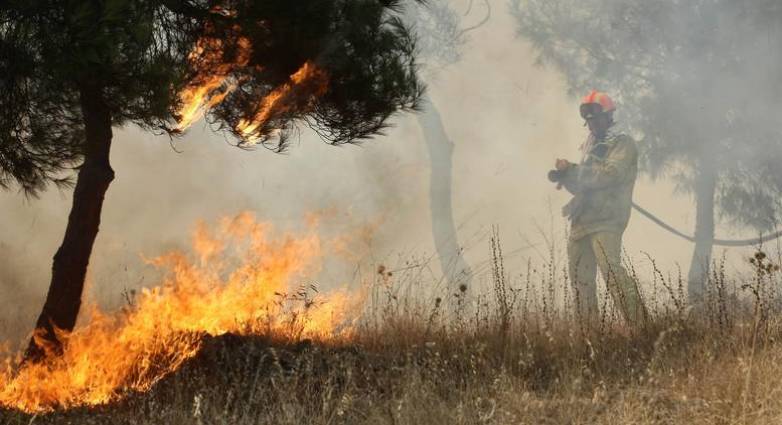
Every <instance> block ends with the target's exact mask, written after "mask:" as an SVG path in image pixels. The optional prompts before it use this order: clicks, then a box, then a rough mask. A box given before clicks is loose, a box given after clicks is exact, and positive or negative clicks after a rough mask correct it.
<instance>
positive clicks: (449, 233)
mask: <svg viewBox="0 0 782 425" xmlns="http://www.w3.org/2000/svg"><path fill="white" fill-rule="evenodd" d="M423 103H424V105H425V108H426V109H425V111H424V112H423V113H421V114H417V117H418V123H419V125H420V126H421V130H423V135H424V140H426V146H427V148H428V149H429V160H430V163H431V169H430V176H429V200H430V207H429V210H430V212H431V218H432V235H433V237H434V245H435V249H437V255H438V257H439V259H440V266H441V267H442V269H443V273H444V274H445V276H446V278H447V279H448V284H449V288H451V289H453V290H458V291H460V293H465V292H466V291H467V290H469V289H470V282H471V280H472V272H471V270H470V267H469V266H468V265H467V263H466V262H465V261H464V256H463V255H462V248H461V246H460V245H459V238H458V236H457V234H456V225H455V224H454V221H453V209H452V206H451V191H452V188H451V186H452V184H451V183H452V173H453V170H452V168H453V167H452V156H453V142H451V140H450V139H449V138H448V135H447V134H446V133H445V128H444V127H443V122H442V119H441V118H440V112H439V111H438V110H437V107H436V106H435V105H434V103H433V102H432V101H431V99H430V98H429V96H428V95H425V98H424V102H423Z"/></svg>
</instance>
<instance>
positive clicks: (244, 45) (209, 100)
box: [177, 37, 252, 131]
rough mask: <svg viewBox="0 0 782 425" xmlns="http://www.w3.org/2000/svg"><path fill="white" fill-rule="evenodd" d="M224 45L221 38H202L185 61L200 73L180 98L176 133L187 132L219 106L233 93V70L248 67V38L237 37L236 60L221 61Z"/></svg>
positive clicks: (249, 47) (250, 51)
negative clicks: (180, 105)
mask: <svg viewBox="0 0 782 425" xmlns="http://www.w3.org/2000/svg"><path fill="white" fill-rule="evenodd" d="M225 45H226V43H225V41H224V40H222V39H220V38H215V37H202V38H200V39H199V40H198V42H197V43H196V45H195V47H194V48H193V51H192V52H190V55H189V56H188V59H189V60H190V62H191V64H194V65H196V66H197V67H198V68H199V69H200V70H201V72H200V73H199V74H198V75H196V76H195V77H194V79H193V81H191V82H190V84H189V86H188V87H187V88H185V90H184V91H182V93H180V94H179V97H180V100H181V102H182V107H181V108H180V110H179V111H178V113H177V115H178V123H177V130H179V131H184V130H185V129H187V128H189V127H190V126H191V125H192V124H193V123H194V122H196V121H198V120H200V119H201V118H203V116H204V113H205V111H206V110H207V109H209V108H212V107H214V106H216V105H218V104H219V103H220V102H222V101H223V99H225V97H226V96H228V94H230V93H231V92H232V91H233V90H235V89H236V87H237V81H236V78H235V77H234V76H233V75H234V70H235V69H236V68H237V67H241V66H246V65H247V63H248V62H249V61H250V54H251V53H252V46H251V44H250V40H248V39H247V38H245V37H238V39H237V40H236V47H237V52H236V58H235V60H234V61H233V62H225V60H224V59H225V58H224V57H223V51H224V48H225Z"/></svg>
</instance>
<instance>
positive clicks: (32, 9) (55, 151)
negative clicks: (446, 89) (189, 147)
mask: <svg viewBox="0 0 782 425" xmlns="http://www.w3.org/2000/svg"><path fill="white" fill-rule="evenodd" d="M410 1H413V0H410ZM402 5H403V2H402V1H388V0H303V1H296V2H290V1H287V0H285V1H283V0H268V1H262V2H259V1H252V0H233V1H228V2H215V1H205V0H188V1H173V0H171V1H169V0H96V1H82V0H59V1H56V0H34V1H30V0H9V1H5V2H3V3H1V4H0V185H2V186H3V187H9V186H11V185H13V184H18V185H19V186H20V187H21V188H22V189H23V190H25V191H26V192H27V193H32V194H35V193H36V192H37V191H38V190H41V189H42V188H44V187H45V186H46V184H47V183H48V182H51V181H55V182H60V181H62V178H63V177H68V173H67V170H68V169H69V168H71V167H73V166H74V165H76V164H78V163H79V162H80V160H81V156H82V150H83V142H84V134H83V131H84V130H83V125H82V113H81V107H80V94H81V93H82V88H83V87H84V86H85V85H86V84H89V85H91V86H94V87H99V88H100V89H101V90H100V91H101V93H102V95H103V97H104V99H103V103H105V104H106V105H107V107H108V108H109V110H110V114H111V117H112V123H113V124H114V125H117V126H119V125H124V124H126V123H133V124H136V125H138V126H141V127H142V128H145V129H147V130H150V131H158V132H167V133H169V134H171V135H172V136H175V135H178V134H180V133H181V132H179V131H178V130H177V125H176V116H177V113H178V111H179V110H180V108H181V107H182V99H181V98H180V94H181V93H182V91H183V90H185V89H187V88H188V87H190V86H191V85H192V83H193V79H194V78H195V77H196V76H198V75H202V74H203V73H204V72H207V73H208V72H210V71H213V70H214V69H209V68H203V67H201V68H198V66H199V65H203V63H199V62H198V61H194V60H193V59H192V52H193V51H194V49H195V47H196V45H197V44H196V43H197V42H198V40H200V39H202V38H203V37H205V36H209V37H213V38H216V39H220V40H221V42H222V44H221V48H222V51H221V52H220V53H219V55H218V57H219V58H220V61H222V62H223V64H224V63H229V62H230V61H235V60H236V57H237V49H238V48H239V46H238V45H237V43H238V40H241V39H244V40H249V42H250V44H251V51H252V53H251V57H250V60H249V62H248V63H246V64H242V66H234V67H233V68H232V72H231V75H228V76H227V77H229V78H230V81H231V82H233V83H235V84H237V88H236V90H234V91H232V92H231V93H230V95H229V96H228V97H227V98H226V99H225V101H224V102H223V103H222V104H220V105H219V106H218V107H216V108H214V109H212V110H211V111H209V112H208V115H207V118H208V119H209V120H210V121H211V122H212V123H214V124H215V125H216V127H218V128H220V129H223V130H226V131H229V132H231V133H233V134H234V135H235V136H236V137H238V138H239V139H240V145H241V144H242V143H244V142H247V141H248V139H252V140H253V141H256V140H260V141H261V142H262V143H263V142H266V141H269V140H272V139H273V138H274V137H273V136H275V135H276V136H277V137H278V139H277V144H276V145H275V148H279V149H281V148H282V147H284V145H285V141H286V140H287V135H288V133H289V131H290V130H292V129H294V128H295V126H294V125H295V124H296V122H297V121H301V122H305V123H306V124H308V125H310V126H311V127H313V128H314V129H315V130H316V131H318V133H319V134H320V135H321V136H322V137H323V138H324V139H325V140H326V141H329V142H332V143H347V142H353V141H357V140H360V139H364V138H367V137H370V136H372V135H374V134H378V133H380V132H381V131H382V130H383V129H384V128H385V127H386V125H387V120H388V118H389V117H390V116H391V115H392V114H393V113H394V112H396V111H398V110H409V109H413V108H415V107H417V103H418V99H419V98H420V96H421V95H422V91H423V86H422V85H421V84H420V82H419V80H418V78H417V75H416V71H417V66H416V62H415V57H414V50H415V40H414V38H413V37H412V35H411V33H410V31H409V30H408V28H407V27H405V26H404V25H402V23H401V21H400V20H399V17H398V12H399V11H400V10H401V8H402ZM218 6H219V7H221V9H218ZM221 11H223V12H225V13H222V12H221ZM220 61H218V62H220ZM306 62H311V63H313V64H314V65H316V66H317V67H318V68H319V69H322V70H323V71H325V73H326V75H327V76H328V90H327V91H326V93H325V94H324V95H323V96H320V97H318V98H316V99H312V98H311V97H312V96H309V95H310V94H311V93H300V94H297V96H294V97H295V99H294V103H295V105H294V106H299V107H296V108H283V110H281V111H279V112H278V113H276V114H274V115H273V116H272V117H271V119H269V120H268V122H266V124H265V125H263V126H261V127H260V128H258V129H257V130H255V131H254V132H252V134H242V133H241V132H238V131H237V130H236V128H237V125H238V123H240V122H242V121H243V120H249V119H252V117H254V116H255V115H256V114H257V113H258V110H259V108H261V107H262V104H263V101H264V99H265V98H266V96H268V95H269V94H270V93H271V92H272V91H273V90H275V88H278V87H280V86H281V85H282V84H284V83H286V82H288V81H289V78H290V76H291V75H292V74H293V73H294V72H295V71H296V70H297V69H299V68H300V67H302V65H303V64H305V63H306ZM211 65H212V66H219V65H221V63H213V64H211ZM305 104H306V106H307V107H306V108H304V107H301V106H302V105H305ZM279 130H281V132H278V131H279Z"/></svg>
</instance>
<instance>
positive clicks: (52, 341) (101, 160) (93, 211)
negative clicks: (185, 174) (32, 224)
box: [25, 83, 114, 361]
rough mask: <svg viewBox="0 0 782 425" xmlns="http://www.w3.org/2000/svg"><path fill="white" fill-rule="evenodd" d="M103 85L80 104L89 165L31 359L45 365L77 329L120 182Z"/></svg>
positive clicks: (81, 176) (84, 93)
mask: <svg viewBox="0 0 782 425" xmlns="http://www.w3.org/2000/svg"><path fill="white" fill-rule="evenodd" d="M103 96H104V94H103V92H102V89H101V87H99V86H96V85H93V84H89V83H87V84H84V85H83V86H82V87H81V90H80V103H81V110H82V117H83V122H84V129H85V136H86V140H85V149H84V163H83V164H82V165H81V167H80V168H79V173H78V176H77V180H76V188H75V189H74V191H73V205H72V207H71V212H70V215H69V216H68V226H67V228H66V230H65V237H64V238H63V242H62V245H60V248H59V249H58V250H57V253H56V254H55V255H54V262H53V265H52V280H51V283H50V284H49V292H48V294H47V295H46V302H45V303H44V306H43V309H42V311H41V315H40V316H39V317H38V321H37V323H36V331H35V336H34V337H33V338H32V339H31V341H30V345H29V346H28V348H27V352H26V354H25V359H26V360H28V361H40V360H42V359H43V358H45V357H46V356H48V355H58V354H61V353H62V348H63V347H62V342H61V341H60V339H59V338H58V333H59V334H61V333H63V332H64V333H68V332H70V331H72V330H73V327H74V326H75V324H76V318H77V317H78V315H79V308H80V307H81V296H82V291H83V289H84V279H85V277H86V274H87V266H88V264H89V260H90V254H91V252H92V246H93V243H94V242H95V237H96V236H97V234H98V227H99V225H100V214H101V209H102V207H103V199H104V197H105V195H106V191H107V190H108V188H109V184H110V183H111V181H112V180H113V179H114V170H112V169H111V165H110V163H109V151H110V149H111V139H112V131H111V114H110V112H109V108H108V106H107V105H106V103H105V100H104V98H103Z"/></svg>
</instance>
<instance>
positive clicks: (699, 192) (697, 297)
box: [687, 164, 717, 303]
mask: <svg viewBox="0 0 782 425" xmlns="http://www.w3.org/2000/svg"><path fill="white" fill-rule="evenodd" d="M716 188H717V173H716V170H714V167H713V166H712V165H711V164H700V165H699V169H698V172H697V175H696V176H695V248H694V250H693V254H692V261H691V262H690V271H689V274H688V276H687V293H688V295H689V299H690V302H692V303H697V302H699V301H701V300H702V298H703V288H704V285H705V284H706V282H707V280H708V278H709V270H710V266H711V251H712V247H713V246H714V193H715V191H716Z"/></svg>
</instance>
